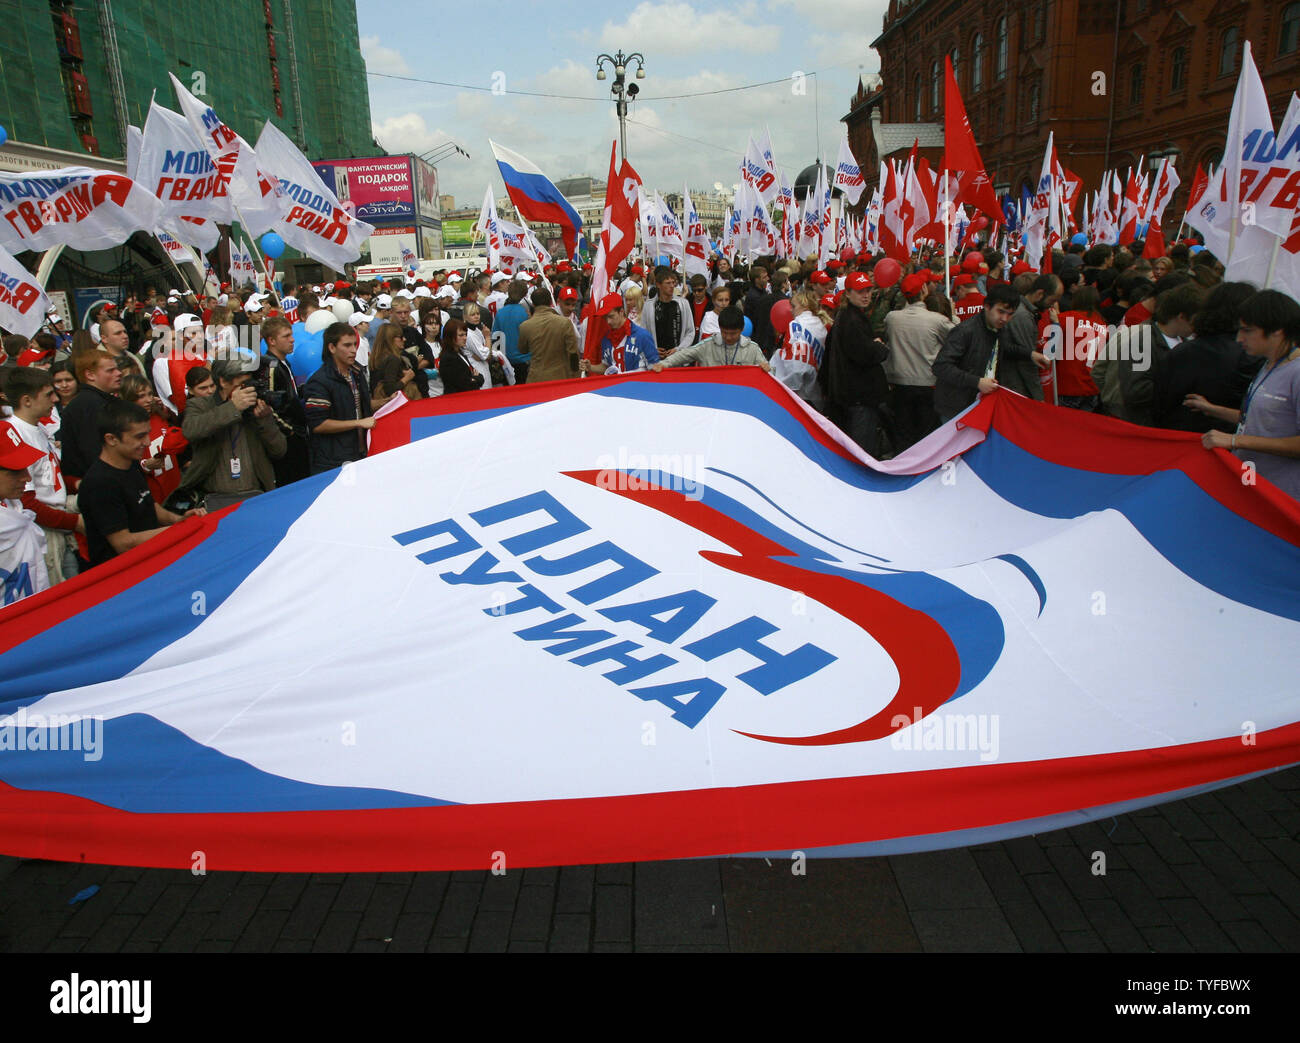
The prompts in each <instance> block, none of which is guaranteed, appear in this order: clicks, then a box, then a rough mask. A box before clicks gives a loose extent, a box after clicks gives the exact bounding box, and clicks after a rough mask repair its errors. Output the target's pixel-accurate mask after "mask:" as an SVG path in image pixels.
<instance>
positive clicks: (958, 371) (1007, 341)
mask: <svg viewBox="0 0 1300 1043" xmlns="http://www.w3.org/2000/svg"><path fill="white" fill-rule="evenodd" d="M994 344H997V345H998V370H999V372H1000V371H1001V369H1002V365H1003V359H1004V358H1005V357H1006V356H1007V355H1008V354H1009V353H1010V352H1013V351H1014V350H1015V349H1014V347H1012V345H1011V335H1010V332H1009V327H1007V326H1004V327H1003V328H1002V332H1001V333H994V332H993V331H992V330H991V329H989V327H988V323H986V322H985V321H984V313H983V312H982V311H981V312H980V313H979V314H978V315H972V316H971V317H970V318H969V319H966V320H965V321H964V322H960V323H958V324H957V325H956V326H954V327H953V328H952V329H951V330H949V331H948V339H947V340H946V341H945V342H944V345H943V347H942V348H940V349H939V354H938V356H937V357H936V358H935V360H934V365H933V366H931V367H930V368H931V369H932V370H933V371H934V381H935V384H934V411H935V412H936V413H938V414H939V419H940V420H943V421H948V420H951V419H952V418H953V417H955V416H956V415H957V414H958V413H960V412H961V411H962V410H963V409H965V408H966V407H967V406H969V405H970V404H971V403H972V402H974V401H975V397H976V396H977V395H978V394H979V386H980V378H981V377H983V376H984V372H985V370H987V369H988V365H989V359H990V357H992V355H993V346H994Z"/></svg>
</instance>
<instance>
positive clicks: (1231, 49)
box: [1219, 25, 1237, 76]
mask: <svg viewBox="0 0 1300 1043" xmlns="http://www.w3.org/2000/svg"><path fill="white" fill-rule="evenodd" d="M1236 69H1237V27H1236V26H1235V25H1234V26H1232V28H1230V29H1225V30H1224V31H1223V42H1222V43H1220V44H1219V75H1220V76H1230V75H1231V74H1232V73H1233V72H1235V71H1236Z"/></svg>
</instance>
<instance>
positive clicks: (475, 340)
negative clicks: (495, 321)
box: [463, 304, 515, 389]
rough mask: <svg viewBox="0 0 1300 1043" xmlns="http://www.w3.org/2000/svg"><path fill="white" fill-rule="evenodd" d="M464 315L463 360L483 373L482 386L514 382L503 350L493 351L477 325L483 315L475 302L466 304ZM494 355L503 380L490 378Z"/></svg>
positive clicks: (503, 384) (476, 371)
mask: <svg viewBox="0 0 1300 1043" xmlns="http://www.w3.org/2000/svg"><path fill="white" fill-rule="evenodd" d="M463 314H464V316H465V326H466V335H465V351H464V355H465V361H466V362H468V363H469V367H470V369H471V370H473V371H474V372H475V373H482V374H483V387H484V388H485V389H486V388H490V387H493V386H496V387H504V386H505V385H506V384H513V383H514V382H515V370H514V367H513V366H511V365H510V360H509V359H507V358H506V356H505V352H502V351H493V350H492V348H491V346H490V345H489V344H488V341H487V337H486V336H484V331H483V327H482V326H481V325H479V320H480V319H481V318H482V317H483V316H482V312H481V311H480V309H479V306H478V305H477V304H466V305H465V308H464V313H463ZM493 355H495V356H496V361H497V364H498V365H500V367H501V370H502V372H503V373H504V374H505V378H506V379H505V380H498V381H495V382H494V381H493V380H492V367H491V366H490V365H489V361H488V360H489V359H490V358H491V356H493Z"/></svg>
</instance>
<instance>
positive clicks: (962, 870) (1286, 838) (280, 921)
mask: <svg viewBox="0 0 1300 1043" xmlns="http://www.w3.org/2000/svg"><path fill="white" fill-rule="evenodd" d="M1097 852H1100V853H1101V854H1102V855H1104V856H1105V874H1104V875H1094V873H1093V866H1094V864H1096V862H1095V854H1094V853H1097ZM1298 874H1300V768H1295V769H1291V770H1290V771H1287V772H1284V773H1281V774H1277V775H1272V776H1269V777H1267V778H1263V779H1258V780H1255V781H1253V782H1249V783H1245V784H1244V785H1240V786H1234V787H1231V788H1229V789H1225V790H1220V791H1218V792H1217V793H1213V794H1207V795H1205V796H1200V797H1195V798H1193V799H1191V800H1185V801H1180V802H1178V803H1174V804H1166V805H1162V806H1160V807H1157V808H1150V809H1147V810H1145V811H1141V812H1136V813H1134V814H1131V815H1126V816H1124V817H1122V818H1120V819H1111V820H1106V821H1103V822H1099V823H1094V824H1091V825H1088V826H1081V827H1078V828H1075V829H1069V830H1059V831H1057V832H1054V833H1044V834H1041V835H1039V836H1036V837H1027V838H1023V839H1020V840H1012V841H1007V842H1004V843H1000V844H984V845H981V846H979V847H972V848H963V849H960V850H955V851H942V852H936V853H933V854H925V855H906V856H898V857H892V858H867V859H826V860H820V859H810V860H809V861H808V862H807V864H806V874H805V875H796V874H794V873H793V872H792V863H791V862H789V861H776V860H773V861H771V862H770V863H769V862H768V861H766V860H764V859H761V858H760V859H706V860H699V861H680V862H644V863H638V864H635V865H631V864H629V865H602V866H566V867H563V868H560V869H526V870H514V871H511V872H508V873H506V874H505V875H504V876H493V875H492V874H491V873H490V872H486V871H474V872H454V873H347V874H344V873H334V874H325V873H316V874H298V873H278V874H276V873H265V874H262V873H229V872H227V873H217V872H214V873H210V874H208V875H207V876H206V877H195V876H193V875H191V874H190V873H189V872H188V871H186V870H158V869H123V868H110V867H105V866H92V865H75V864H69V863H57V862H38V861H37V862H33V861H26V862H22V861H19V860H17V859H14V858H7V857H0V952H87V953H115V952H421V951H425V952H465V951H468V952H502V951H510V952H630V951H637V952H670V951H671V952H755V951H772V950H795V951H806V950H829V951H867V952H951V951H990V952H1062V951H1069V952H1107V951H1109V952H1161V953H1172V952H1238V951H1240V952H1279V951H1289V952H1297V951H1300V875H1298ZM91 885H98V886H99V891H98V892H97V893H96V894H94V895H93V896H92V897H90V898H87V899H84V900H82V901H80V902H78V903H76V904H73V905H69V901H70V899H72V898H73V896H75V895H77V894H78V893H79V892H81V891H82V890H83V889H84V888H87V887H89V886H91Z"/></svg>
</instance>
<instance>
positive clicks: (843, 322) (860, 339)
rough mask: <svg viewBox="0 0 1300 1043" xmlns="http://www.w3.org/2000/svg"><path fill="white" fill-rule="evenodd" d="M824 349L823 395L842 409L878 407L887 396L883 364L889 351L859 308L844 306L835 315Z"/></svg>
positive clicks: (887, 383) (867, 317) (886, 382)
mask: <svg viewBox="0 0 1300 1043" xmlns="http://www.w3.org/2000/svg"><path fill="white" fill-rule="evenodd" d="M829 340H830V343H829V345H828V346H827V349H826V350H827V354H828V358H827V360H826V363H825V364H827V365H829V369H828V371H827V374H826V377H827V388H826V392H827V395H828V396H829V398H830V399H831V401H832V402H834V403H836V404H837V405H841V406H853V405H865V406H878V405H879V404H880V403H881V402H883V401H885V399H886V398H887V397H888V395H889V381H888V380H887V379H886V378H885V370H884V365H883V363H884V361H885V359H887V358H889V348H888V347H887V346H886V345H885V342H884V341H883V340H881V339H880V338H879V337H877V336H876V335H875V333H873V332H872V329H871V320H870V317H869V316H868V315H867V313H866V311H865V310H864V309H862V308H855V307H854V306H853V305H852V304H846V305H844V307H842V308H841V309H840V310H839V311H838V312H836V314H835V323H834V325H833V326H832V327H831V332H830V338H829Z"/></svg>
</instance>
